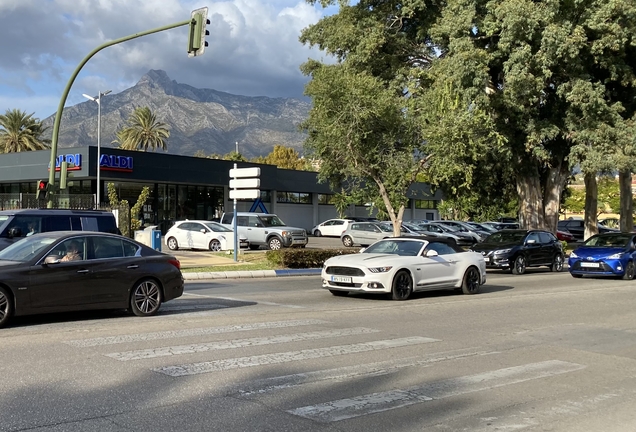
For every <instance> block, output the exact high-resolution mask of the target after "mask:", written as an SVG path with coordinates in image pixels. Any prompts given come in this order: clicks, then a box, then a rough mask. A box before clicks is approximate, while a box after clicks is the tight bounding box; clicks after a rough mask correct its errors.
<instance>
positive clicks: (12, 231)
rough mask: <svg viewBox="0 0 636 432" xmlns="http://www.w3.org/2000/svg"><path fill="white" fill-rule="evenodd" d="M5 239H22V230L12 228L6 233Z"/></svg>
mask: <svg viewBox="0 0 636 432" xmlns="http://www.w3.org/2000/svg"><path fill="white" fill-rule="evenodd" d="M7 237H9V238H13V237H22V230H21V229H20V228H18V227H13V228H11V229H10V230H9V232H8V233H7Z"/></svg>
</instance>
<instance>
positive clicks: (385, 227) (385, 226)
mask: <svg viewBox="0 0 636 432" xmlns="http://www.w3.org/2000/svg"><path fill="white" fill-rule="evenodd" d="M378 227H380V230H381V231H383V232H393V225H390V224H378Z"/></svg>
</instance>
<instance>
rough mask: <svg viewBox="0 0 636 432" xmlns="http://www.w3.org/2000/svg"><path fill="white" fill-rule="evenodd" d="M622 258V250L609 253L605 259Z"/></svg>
mask: <svg viewBox="0 0 636 432" xmlns="http://www.w3.org/2000/svg"><path fill="white" fill-rule="evenodd" d="M621 258H623V252H619V253H615V254H614V255H610V256H608V257H607V259H621Z"/></svg>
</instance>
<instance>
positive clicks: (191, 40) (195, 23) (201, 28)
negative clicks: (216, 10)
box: [188, 7, 210, 57]
mask: <svg viewBox="0 0 636 432" xmlns="http://www.w3.org/2000/svg"><path fill="white" fill-rule="evenodd" d="M207 24H210V20H209V19H208V8H207V7H203V8H200V9H196V10H193V11H192V21H190V33H189V35H188V57H196V56H200V55H201V54H203V52H204V51H205V47H206V46H208V43H207V42H206V41H205V37H206V36H209V35H210V32H209V31H207V30H206V29H205V26H206V25H207Z"/></svg>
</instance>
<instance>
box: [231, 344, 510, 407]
mask: <svg viewBox="0 0 636 432" xmlns="http://www.w3.org/2000/svg"><path fill="white" fill-rule="evenodd" d="M475 349H476V348H466V349H460V350H454V351H450V352H442V353H434V354H431V355H430V356H429V357H428V358H422V356H421V355H418V356H414V357H407V358H401V359H395V360H386V361H382V362H375V363H367V364H360V365H355V366H343V367H339V368H334V369H325V370H318V371H312V372H303V373H297V374H292V375H284V376H277V377H272V378H263V379H260V380H256V381H250V382H248V383H244V384H240V385H237V386H233V388H232V389H231V390H230V393H233V394H239V395H241V396H250V395H253V394H264V393H269V392H273V391H276V390H282V389H289V388H293V387H299V386H301V385H304V384H311V383H316V382H320V381H327V380H333V381H347V380H350V379H354V378H358V377H361V376H364V377H367V378H368V377H376V376H382V375H388V374H391V373H394V372H397V371H399V370H401V369H404V368H414V367H427V366H432V365H433V364H435V363H439V362H443V361H450V360H459V359H463V358H469V357H478V356H487V355H493V354H500V351H474V350H475Z"/></svg>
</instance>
